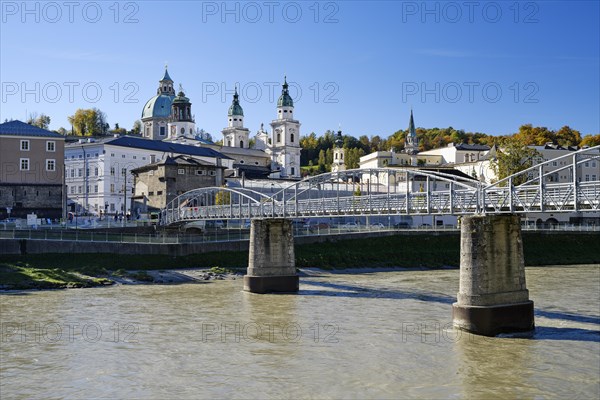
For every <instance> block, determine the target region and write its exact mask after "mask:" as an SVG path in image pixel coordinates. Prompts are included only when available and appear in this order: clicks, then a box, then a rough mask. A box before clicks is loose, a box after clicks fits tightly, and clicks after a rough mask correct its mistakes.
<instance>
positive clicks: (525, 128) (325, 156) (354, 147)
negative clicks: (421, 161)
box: [300, 124, 600, 175]
mask: <svg viewBox="0 0 600 400" xmlns="http://www.w3.org/2000/svg"><path fill="white" fill-rule="evenodd" d="M407 133H408V131H407V130H398V131H396V132H394V133H393V134H391V135H390V136H389V137H387V138H382V137H380V136H379V135H374V136H371V137H368V136H367V135H362V136H360V137H359V138H358V139H357V138H355V137H353V136H348V135H344V136H343V138H344V144H343V147H344V149H345V151H344V155H345V161H346V167H347V168H348V169H351V168H358V161H359V159H360V157H362V156H364V155H366V154H370V153H372V152H375V151H390V150H393V151H396V152H398V151H400V150H402V149H403V148H404V140H405V138H406V135H407ZM416 133H417V137H418V139H419V151H425V150H431V149H435V148H439V147H445V146H447V145H448V144H450V143H467V144H482V145H487V146H490V147H491V146H493V145H498V146H502V145H503V144H504V143H508V142H514V141H516V142H518V143H526V144H528V145H538V146H543V145H545V144H546V143H552V144H556V145H560V146H563V147H565V146H597V145H600V135H587V136H584V137H582V135H581V133H580V132H579V131H577V130H575V129H572V128H571V127H569V126H563V127H562V128H560V129H559V130H557V131H553V130H551V129H548V128H547V127H534V126H532V125H531V124H525V125H522V126H520V127H519V130H518V132H516V133H514V134H512V135H503V136H493V135H488V134H486V133H481V132H465V131H464V130H462V129H454V128H453V127H448V128H430V129H425V128H417V129H416ZM334 140H335V132H334V131H332V130H327V131H326V132H325V133H324V134H323V135H321V136H318V137H317V135H316V134H315V133H314V132H312V133H311V134H309V135H308V136H302V137H301V138H300V146H301V147H302V152H301V153H300V163H301V165H302V166H303V167H304V168H303V173H304V174H311V175H313V174H318V173H322V172H326V171H330V170H331V164H332V163H333V146H334Z"/></svg>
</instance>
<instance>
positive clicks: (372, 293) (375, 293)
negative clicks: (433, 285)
mask: <svg viewBox="0 0 600 400" xmlns="http://www.w3.org/2000/svg"><path fill="white" fill-rule="evenodd" d="M308 285H310V286H320V287H323V288H328V289H335V290H313V289H301V290H300V291H299V292H298V294H299V295H301V296H326V297H356V298H367V299H396V300H404V299H414V300H421V301H429V302H437V303H443V304H452V303H454V302H455V301H456V299H454V298H452V297H450V296H445V295H443V294H434V293H424V292H416V291H415V292H407V291H401V290H393V289H373V288H368V287H362V286H354V285H344V284H339V283H331V282H317V281H311V282H310V283H309V284H308Z"/></svg>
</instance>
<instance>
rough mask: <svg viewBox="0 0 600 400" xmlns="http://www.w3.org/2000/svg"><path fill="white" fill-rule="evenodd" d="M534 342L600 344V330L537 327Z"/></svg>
mask: <svg viewBox="0 0 600 400" xmlns="http://www.w3.org/2000/svg"><path fill="white" fill-rule="evenodd" d="M530 339H533V340H573V341H577V342H595V343H600V330H592V329H581V328H558V327H553V326H536V327H535V333H534V334H533V337H531V338H530Z"/></svg>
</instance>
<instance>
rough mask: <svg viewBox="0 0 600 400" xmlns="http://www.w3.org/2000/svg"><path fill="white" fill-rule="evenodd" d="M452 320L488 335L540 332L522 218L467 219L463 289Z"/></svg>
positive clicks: (463, 237)
mask: <svg viewBox="0 0 600 400" xmlns="http://www.w3.org/2000/svg"><path fill="white" fill-rule="evenodd" d="M452 319H453V324H454V327H455V328H458V329H463V330H466V331H469V332H472V333H475V334H479V335H485V336H495V335H497V334H499V333H509V332H523V331H531V330H533V329H534V320H533V302H532V301H531V300H529V291H528V290H527V286H526V285H525V262H524V258H523V242H522V239H521V221H520V218H519V217H518V216H516V215H483V216H481V215H478V216H468V217H463V218H462V220H461V232H460V287H459V292H458V295H457V302H456V303H454V304H453V305H452Z"/></svg>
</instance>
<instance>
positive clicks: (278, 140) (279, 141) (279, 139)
mask: <svg viewBox="0 0 600 400" xmlns="http://www.w3.org/2000/svg"><path fill="white" fill-rule="evenodd" d="M277 143H281V133H278V134H277Z"/></svg>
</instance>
